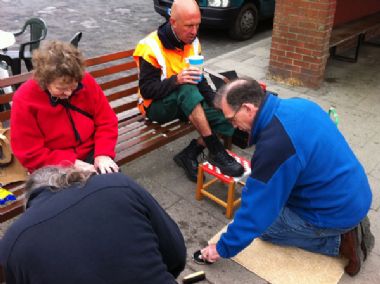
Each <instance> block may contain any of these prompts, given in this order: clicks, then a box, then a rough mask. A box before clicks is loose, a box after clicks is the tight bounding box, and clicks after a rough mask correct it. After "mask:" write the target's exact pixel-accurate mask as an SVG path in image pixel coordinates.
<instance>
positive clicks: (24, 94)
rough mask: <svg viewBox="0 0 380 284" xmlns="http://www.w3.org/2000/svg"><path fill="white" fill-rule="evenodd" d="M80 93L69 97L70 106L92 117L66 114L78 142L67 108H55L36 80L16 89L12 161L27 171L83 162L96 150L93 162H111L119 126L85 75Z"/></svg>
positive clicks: (13, 108)
mask: <svg viewBox="0 0 380 284" xmlns="http://www.w3.org/2000/svg"><path fill="white" fill-rule="evenodd" d="M81 83H82V85H83V88H81V89H80V90H78V91H77V92H76V93H74V94H73V95H72V96H71V97H70V99H69V100H70V103H71V104H72V105H74V106H76V107H78V108H80V109H82V110H84V111H86V112H87V113H89V114H91V115H92V116H93V119H91V118H88V117H86V116H85V115H83V114H81V113H79V112H77V111H74V110H71V109H70V110H69V111H70V113H71V116H72V118H73V121H74V124H75V127H76V129H77V130H78V133H79V135H80V137H81V140H82V143H80V142H79V141H77V140H76V139H75V135H74V130H73V127H72V125H71V124H70V120H69V117H68V114H67V112H66V109H65V108H64V107H63V106H62V105H60V104H58V105H56V106H53V105H52V104H51V102H50V98H49V95H48V93H47V92H45V91H44V90H42V89H41V87H40V86H39V85H38V83H37V82H36V81H35V80H34V79H30V80H28V81H26V82H25V83H24V84H22V85H21V86H20V88H19V89H18V90H17V92H16V93H15V95H14V97H13V103H12V112H11V145H12V150H13V152H14V154H15V156H16V157H17V158H18V159H19V161H20V162H21V164H22V165H23V166H24V167H26V168H27V169H28V170H29V171H30V172H33V171H34V170H36V169H38V168H41V167H43V166H46V165H59V164H65V163H66V164H67V163H70V164H71V163H74V162H75V160H76V159H79V160H84V159H85V158H86V157H87V156H88V154H89V153H90V152H91V151H92V150H94V157H96V156H100V155H105V156H109V157H111V158H114V157H115V145H116V142H117V136H118V122H117V117H116V115H115V113H114V112H113V110H112V108H111V106H110V105H109V103H108V101H107V98H106V96H105V95H104V93H103V91H102V89H101V88H100V86H99V85H98V84H97V83H96V82H95V80H94V78H93V77H92V76H91V75H89V74H88V73H86V74H85V76H84V78H83V80H82V82H81Z"/></svg>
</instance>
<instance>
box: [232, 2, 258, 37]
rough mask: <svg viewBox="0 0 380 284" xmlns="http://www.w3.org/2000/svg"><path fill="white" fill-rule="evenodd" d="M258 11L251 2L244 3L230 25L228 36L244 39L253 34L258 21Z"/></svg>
mask: <svg viewBox="0 0 380 284" xmlns="http://www.w3.org/2000/svg"><path fill="white" fill-rule="evenodd" d="M258 17H259V12H258V10H257V8H256V6H255V4H253V3H246V4H244V5H243V6H242V7H241V9H240V11H239V14H238V15H237V17H236V19H235V21H234V22H233V23H232V26H231V27H230V30H229V34H230V37H232V38H234V39H237V40H246V39H249V38H251V37H252V36H253V34H254V33H255V30H256V27H257V23H258Z"/></svg>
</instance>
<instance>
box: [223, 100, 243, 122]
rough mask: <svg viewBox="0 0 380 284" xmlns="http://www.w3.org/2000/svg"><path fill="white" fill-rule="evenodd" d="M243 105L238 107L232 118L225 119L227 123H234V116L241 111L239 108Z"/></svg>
mask: <svg viewBox="0 0 380 284" xmlns="http://www.w3.org/2000/svg"><path fill="white" fill-rule="evenodd" d="M242 106H243V105H242V104H241V105H240V106H239V108H238V109H237V110H236V111H235V113H234V115H233V116H230V117H226V119H227V120H228V121H229V122H231V123H232V122H234V121H235V118H236V115H237V114H238V113H239V111H240V110H241V107H242Z"/></svg>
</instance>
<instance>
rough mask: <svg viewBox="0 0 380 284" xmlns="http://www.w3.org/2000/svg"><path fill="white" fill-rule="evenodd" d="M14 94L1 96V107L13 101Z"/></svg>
mask: <svg viewBox="0 0 380 284" xmlns="http://www.w3.org/2000/svg"><path fill="white" fill-rule="evenodd" d="M13 94H14V93H9V94H1V95H0V105H2V104H6V103H9V102H11V101H12V98H13Z"/></svg>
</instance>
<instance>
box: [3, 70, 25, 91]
mask: <svg viewBox="0 0 380 284" xmlns="http://www.w3.org/2000/svg"><path fill="white" fill-rule="evenodd" d="M31 77H32V72H28V73H23V74H20V75H16V76H11V77H9V78H3V79H0V88H4V87H8V86H12V85H16V84H20V83H24V82H25V81H26V80H28V79H29V78H31Z"/></svg>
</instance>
